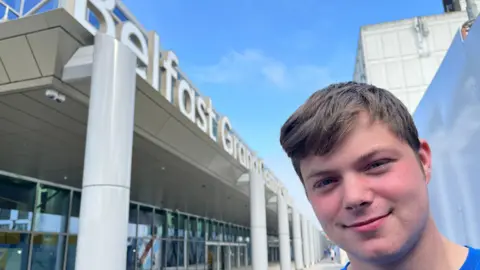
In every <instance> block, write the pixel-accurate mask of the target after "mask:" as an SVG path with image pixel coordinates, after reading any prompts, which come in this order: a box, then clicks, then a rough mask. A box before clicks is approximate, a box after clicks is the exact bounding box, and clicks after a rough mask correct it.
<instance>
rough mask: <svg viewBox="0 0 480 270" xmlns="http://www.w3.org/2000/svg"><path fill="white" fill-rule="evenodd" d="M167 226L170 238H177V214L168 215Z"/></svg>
mask: <svg viewBox="0 0 480 270" xmlns="http://www.w3.org/2000/svg"><path fill="white" fill-rule="evenodd" d="M167 226H168V234H167V236H168V237H175V236H176V232H177V227H178V224H177V214H176V213H170V212H169V213H168V214H167Z"/></svg>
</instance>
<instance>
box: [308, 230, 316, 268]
mask: <svg viewBox="0 0 480 270" xmlns="http://www.w3.org/2000/svg"><path fill="white" fill-rule="evenodd" d="M309 229H310V230H309V233H310V263H311V264H312V265H314V264H315V249H314V244H313V243H314V241H315V234H314V228H313V224H312V223H309Z"/></svg>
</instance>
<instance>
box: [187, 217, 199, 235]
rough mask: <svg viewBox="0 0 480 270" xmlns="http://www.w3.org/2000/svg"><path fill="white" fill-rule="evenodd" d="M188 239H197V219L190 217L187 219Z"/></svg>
mask: <svg viewBox="0 0 480 270" xmlns="http://www.w3.org/2000/svg"><path fill="white" fill-rule="evenodd" d="M188 228H189V229H188V235H187V236H188V239H192V240H195V239H196V237H197V233H196V231H197V218H196V217H190V218H189V219H188Z"/></svg>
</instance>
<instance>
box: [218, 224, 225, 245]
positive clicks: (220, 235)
mask: <svg viewBox="0 0 480 270" xmlns="http://www.w3.org/2000/svg"><path fill="white" fill-rule="evenodd" d="M217 228H218V237H217V238H218V241H224V239H223V236H224V231H225V224H223V223H219V224H218V226H217Z"/></svg>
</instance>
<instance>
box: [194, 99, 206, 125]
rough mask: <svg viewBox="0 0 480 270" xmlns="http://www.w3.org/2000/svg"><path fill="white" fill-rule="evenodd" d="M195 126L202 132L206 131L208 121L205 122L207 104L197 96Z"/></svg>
mask: <svg viewBox="0 0 480 270" xmlns="http://www.w3.org/2000/svg"><path fill="white" fill-rule="evenodd" d="M196 112H197V126H198V128H200V129H201V130H202V131H203V132H205V133H207V131H208V122H207V113H208V112H207V104H205V100H204V99H203V98H202V97H198V98H197V108H196Z"/></svg>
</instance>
